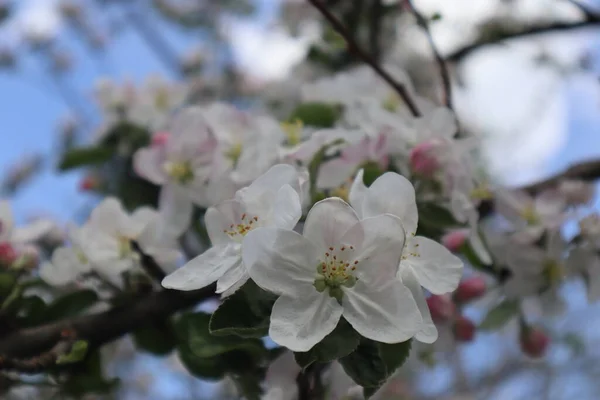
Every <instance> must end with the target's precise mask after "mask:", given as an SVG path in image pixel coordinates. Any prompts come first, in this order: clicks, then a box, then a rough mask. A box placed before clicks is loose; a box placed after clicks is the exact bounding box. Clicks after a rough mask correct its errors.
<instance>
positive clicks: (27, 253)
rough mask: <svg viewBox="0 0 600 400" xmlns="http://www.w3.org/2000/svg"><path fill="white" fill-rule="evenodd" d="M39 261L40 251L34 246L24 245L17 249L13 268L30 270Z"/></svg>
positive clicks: (35, 266)
mask: <svg viewBox="0 0 600 400" xmlns="http://www.w3.org/2000/svg"><path fill="white" fill-rule="evenodd" d="M39 263H40V251H39V250H38V248H37V247H36V246H33V245H25V246H23V247H22V248H21V249H19V252H18V255H17V259H16V261H15V263H14V268H17V269H25V270H28V271H31V270H33V269H35V268H37V266H38V265H39Z"/></svg>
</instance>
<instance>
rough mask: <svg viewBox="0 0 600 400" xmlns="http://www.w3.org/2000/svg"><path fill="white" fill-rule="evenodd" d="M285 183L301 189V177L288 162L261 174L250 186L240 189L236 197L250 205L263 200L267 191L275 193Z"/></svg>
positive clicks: (297, 189)
mask: <svg viewBox="0 0 600 400" xmlns="http://www.w3.org/2000/svg"><path fill="white" fill-rule="evenodd" d="M284 185H290V186H292V188H293V189H295V191H296V192H299V191H300V177H299V175H298V172H297V171H296V168H294V167H293V166H291V165H288V164H277V165H274V166H272V167H271V168H270V169H269V170H268V171H267V172H265V173H264V174H262V175H261V176H259V177H258V178H256V179H255V180H254V182H252V184H251V185H250V186H248V187H245V188H243V189H241V190H239V191H238V192H237V193H236V195H235V197H236V199H238V200H240V201H242V202H244V203H246V204H248V205H249V208H252V207H251V206H250V205H252V204H254V203H255V202H257V201H262V200H263V198H264V197H263V196H264V194H265V193H270V194H271V195H275V194H276V193H277V192H279V189H281V188H282V187H283V186H284Z"/></svg>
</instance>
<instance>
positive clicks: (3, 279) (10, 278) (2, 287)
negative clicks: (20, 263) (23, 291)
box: [0, 272, 17, 300]
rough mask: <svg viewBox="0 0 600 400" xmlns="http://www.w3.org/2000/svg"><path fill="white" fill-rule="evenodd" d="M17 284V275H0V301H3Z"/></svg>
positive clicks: (6, 273)
mask: <svg viewBox="0 0 600 400" xmlns="http://www.w3.org/2000/svg"><path fill="white" fill-rule="evenodd" d="M15 283H17V275H16V274H13V273H11V272H2V273H0V300H4V299H5V298H6V297H7V296H8V295H9V294H10V292H11V291H12V288H13V286H15Z"/></svg>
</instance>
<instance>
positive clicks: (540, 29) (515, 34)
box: [446, 17, 600, 62]
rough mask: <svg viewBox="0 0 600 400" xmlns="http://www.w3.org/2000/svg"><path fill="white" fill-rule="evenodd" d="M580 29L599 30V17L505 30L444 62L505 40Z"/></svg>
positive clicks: (460, 57)
mask: <svg viewBox="0 0 600 400" xmlns="http://www.w3.org/2000/svg"><path fill="white" fill-rule="evenodd" d="M581 28H600V18H599V17H586V19H585V20H583V21H579V22H557V23H552V24H544V25H534V26H530V27H528V28H526V29H520V30H512V31H511V30H506V31H504V32H498V33H497V34H496V35H494V36H493V37H486V38H484V39H482V40H480V41H477V42H475V43H471V44H469V45H467V46H464V47H462V48H460V49H458V50H455V51H454V52H452V53H450V54H449V55H447V56H446V61H452V62H459V61H460V60H462V59H463V58H465V57H466V56H468V55H469V54H471V53H472V52H474V51H476V50H478V49H480V48H481V47H485V46H488V45H492V44H498V43H500V42H503V41H505V40H511V39H519V38H524V37H527V36H534V35H539V34H544V33H553V32H564V31H572V30H577V29H581Z"/></svg>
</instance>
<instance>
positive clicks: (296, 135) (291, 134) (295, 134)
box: [281, 119, 304, 146]
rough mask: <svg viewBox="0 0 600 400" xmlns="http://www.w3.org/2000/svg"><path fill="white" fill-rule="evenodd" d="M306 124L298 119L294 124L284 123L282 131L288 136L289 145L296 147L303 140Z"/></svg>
mask: <svg viewBox="0 0 600 400" xmlns="http://www.w3.org/2000/svg"><path fill="white" fill-rule="evenodd" d="M303 127H304V124H303V123H302V121H301V120H300V119H296V120H295V121H293V122H282V123H281V129H282V130H283V132H284V133H285V135H286V136H287V145H288V146H295V145H297V144H299V143H300V141H301V140H302V128H303Z"/></svg>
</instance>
